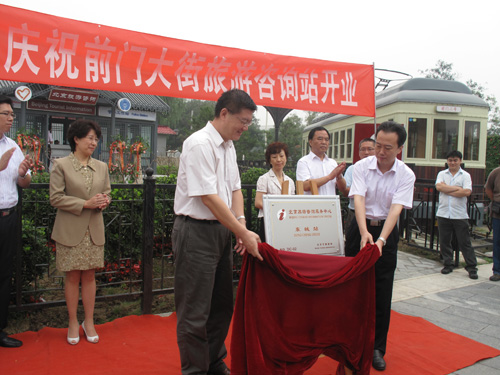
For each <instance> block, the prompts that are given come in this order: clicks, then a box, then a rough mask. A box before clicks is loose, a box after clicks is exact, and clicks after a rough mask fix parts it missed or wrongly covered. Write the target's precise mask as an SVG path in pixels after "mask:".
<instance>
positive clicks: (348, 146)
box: [345, 129, 352, 158]
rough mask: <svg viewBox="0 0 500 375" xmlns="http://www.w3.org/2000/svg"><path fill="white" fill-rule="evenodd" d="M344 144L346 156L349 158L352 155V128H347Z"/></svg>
mask: <svg viewBox="0 0 500 375" xmlns="http://www.w3.org/2000/svg"><path fill="white" fill-rule="evenodd" d="M345 146H346V158H351V157H352V129H347V136H346V143H345Z"/></svg>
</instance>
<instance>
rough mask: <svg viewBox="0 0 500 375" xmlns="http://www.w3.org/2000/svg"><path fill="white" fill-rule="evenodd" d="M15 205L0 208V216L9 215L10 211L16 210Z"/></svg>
mask: <svg viewBox="0 0 500 375" xmlns="http://www.w3.org/2000/svg"><path fill="white" fill-rule="evenodd" d="M16 208H17V206H14V207H11V208H4V209H0V216H2V217H3V216H9V215H10V214H11V213H13V212H14V211H15V210H16Z"/></svg>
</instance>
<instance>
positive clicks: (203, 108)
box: [159, 97, 314, 160]
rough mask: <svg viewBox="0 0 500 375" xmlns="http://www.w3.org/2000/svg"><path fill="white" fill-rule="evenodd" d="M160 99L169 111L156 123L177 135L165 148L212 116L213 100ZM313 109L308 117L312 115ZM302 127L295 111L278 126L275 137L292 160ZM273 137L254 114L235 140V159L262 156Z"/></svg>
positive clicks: (297, 154) (298, 152) (174, 145)
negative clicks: (286, 146)
mask: <svg viewBox="0 0 500 375" xmlns="http://www.w3.org/2000/svg"><path fill="white" fill-rule="evenodd" d="M163 100H164V101H165V102H166V103H167V104H168V105H169V106H170V111H169V112H168V114H166V115H160V118H159V124H160V125H167V126H169V127H170V128H171V129H173V130H175V131H176V133H177V136H175V137H171V138H170V139H169V142H168V146H169V147H168V148H169V149H172V150H174V149H176V150H181V149H182V143H183V142H184V140H185V139H186V138H187V137H189V136H190V135H191V134H192V133H194V132H195V131H197V130H199V129H201V128H203V127H204V126H205V125H206V123H207V122H208V121H210V120H212V119H213V117H214V109H215V102H210V101H203V100H191V99H183V98H171V97H164V98H163ZM313 113H314V112H312V113H310V115H309V117H311V118H313V117H314V115H313ZM303 129H304V125H303V124H302V119H301V118H300V117H299V116H298V115H296V114H291V115H288V116H287V117H286V118H285V119H284V120H283V122H282V123H281V126H280V130H279V140H280V142H284V143H286V144H287V145H288V148H289V151H290V157H291V158H292V159H293V160H298V159H299V158H300V156H301V140H302V131H303ZM273 141H274V129H270V130H267V133H266V131H265V130H263V129H261V128H260V124H259V120H258V119H257V118H255V117H254V120H253V122H252V125H251V126H250V127H249V128H248V131H246V132H244V133H243V134H242V136H241V138H240V139H239V141H238V142H237V147H236V154H237V156H238V160H263V159H264V154H265V151H266V147H267V145H268V144H269V143H271V142H273Z"/></svg>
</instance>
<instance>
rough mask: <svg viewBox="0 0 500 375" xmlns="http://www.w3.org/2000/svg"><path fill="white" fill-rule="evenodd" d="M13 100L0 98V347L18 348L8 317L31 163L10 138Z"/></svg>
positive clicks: (17, 341) (13, 116) (12, 120)
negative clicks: (22, 191)
mask: <svg viewBox="0 0 500 375" xmlns="http://www.w3.org/2000/svg"><path fill="white" fill-rule="evenodd" d="M15 117H16V115H15V113H14V111H13V110H12V100H11V99H10V98H8V97H6V96H0V186H1V189H0V346H3V347H6V348H17V347H19V346H21V345H22V344H23V343H22V342H21V341H19V340H16V339H13V338H12V337H9V336H7V334H6V333H5V332H4V331H3V330H4V329H5V328H6V327H7V315H8V311H9V310H8V309H9V302H10V283H11V279H12V272H13V269H14V253H15V251H16V245H17V241H18V240H19V239H18V238H16V235H17V229H18V227H17V226H18V217H17V201H18V194H17V186H18V185H19V186H20V187H22V188H26V187H28V186H29V184H30V182H31V176H30V174H29V168H30V165H31V159H30V157H29V156H26V157H24V156H23V153H22V151H21V149H20V148H19V146H18V145H17V144H16V142H14V141H13V140H12V139H10V138H9V137H7V135H6V134H7V133H8V132H9V131H10V128H11V127H12V124H13V122H14V118H15Z"/></svg>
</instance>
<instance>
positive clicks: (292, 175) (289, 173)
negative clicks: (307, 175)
mask: <svg viewBox="0 0 500 375" xmlns="http://www.w3.org/2000/svg"><path fill="white" fill-rule="evenodd" d="M284 172H285V174H286V175H287V176H288V177H290V178H291V179H292V180H293V181H296V180H297V176H296V172H297V170H296V169H294V168H291V169H285V170H284Z"/></svg>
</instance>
